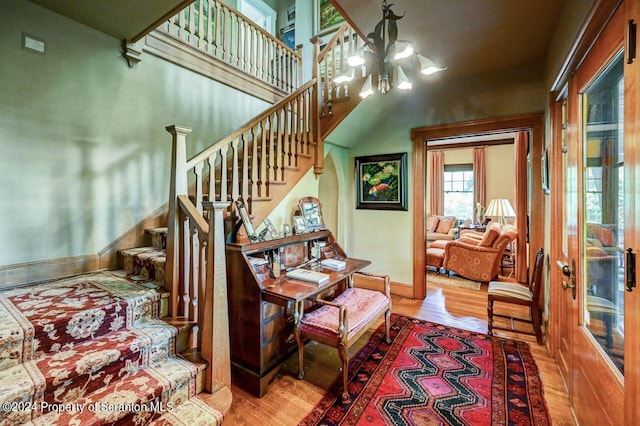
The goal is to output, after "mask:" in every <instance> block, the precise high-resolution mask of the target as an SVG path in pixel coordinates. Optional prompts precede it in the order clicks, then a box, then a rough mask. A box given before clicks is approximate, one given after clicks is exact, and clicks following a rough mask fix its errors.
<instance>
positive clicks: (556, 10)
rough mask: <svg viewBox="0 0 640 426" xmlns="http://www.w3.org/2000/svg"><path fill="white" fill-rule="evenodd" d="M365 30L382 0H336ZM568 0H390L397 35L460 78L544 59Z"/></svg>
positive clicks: (370, 28) (371, 26)
mask: <svg viewBox="0 0 640 426" xmlns="http://www.w3.org/2000/svg"><path fill="white" fill-rule="evenodd" d="M334 3H335V4H337V5H338V6H339V7H341V8H342V9H343V10H344V11H345V12H346V14H347V15H348V16H349V17H350V18H351V20H352V21H353V23H354V24H355V25H356V26H357V27H358V28H359V29H360V30H361V31H362V32H363V33H364V34H368V33H369V32H372V31H373V29H374V28H375V25H376V24H377V23H378V22H379V21H380V19H381V18H382V0H334ZM564 3H565V0H395V1H394V0H390V1H389V2H388V4H393V7H392V10H393V12H394V13H395V14H396V15H403V14H404V15H405V16H404V17H403V18H402V19H400V20H399V21H398V38H399V39H408V40H411V41H413V42H414V44H415V46H416V50H417V51H418V52H419V53H421V54H423V55H424V56H427V57H429V58H431V59H432V60H433V61H434V62H436V63H437V64H438V65H440V66H445V67H447V70H446V71H445V72H444V73H442V74H443V75H442V76H441V78H443V79H450V78H460V77H469V76H473V75H482V74H489V73H494V72H500V71H503V70H506V69H511V68H517V67H522V66H526V65H529V64H531V65H536V64H538V65H539V64H540V63H541V62H542V61H543V60H544V58H545V55H546V52H547V49H548V47H549V43H550V41H551V38H552V36H553V31H554V29H555V27H556V24H557V22H558V17H559V15H560V12H561V10H562V7H563V5H564Z"/></svg>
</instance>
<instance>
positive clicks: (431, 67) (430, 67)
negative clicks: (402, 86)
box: [417, 54, 447, 75]
mask: <svg viewBox="0 0 640 426" xmlns="http://www.w3.org/2000/svg"><path fill="white" fill-rule="evenodd" d="M417 57H418V62H419V63H420V72H421V73H422V74H425V75H429V74H434V73H436V72H439V71H444V70H446V69H447V68H446V67H445V68H440V67H439V66H437V65H436V64H435V63H434V62H433V61H432V60H431V59H429V58H427V57H426V56H422V55H420V54H418V55H417Z"/></svg>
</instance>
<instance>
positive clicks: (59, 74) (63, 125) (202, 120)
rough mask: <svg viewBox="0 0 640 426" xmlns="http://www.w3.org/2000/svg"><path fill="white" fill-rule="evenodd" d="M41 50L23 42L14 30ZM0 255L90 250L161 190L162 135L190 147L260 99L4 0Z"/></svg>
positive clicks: (239, 120) (8, 258)
mask: <svg viewBox="0 0 640 426" xmlns="http://www.w3.org/2000/svg"><path fill="white" fill-rule="evenodd" d="M23 32H24V33H27V34H31V35H33V36H36V37H38V38H40V39H43V40H45V43H46V47H45V49H46V52H45V54H44V55H38V54H35V53H32V52H30V51H27V50H23V49H22V47H21V45H22V38H21V37H22V33H23ZM0 57H1V58H2V60H1V61H0V82H1V83H0V200H1V201H0V217H2V220H1V221H0V242H2V248H0V266H1V265H10V264H15V263H23V262H30V261H39V260H45V259H54V258H62V257H69V256H80V255H86V254H95V253H97V252H99V251H100V250H101V249H103V248H105V247H106V246H107V245H109V244H110V243H111V242H112V241H114V240H115V239H116V238H118V237H119V236H121V235H122V234H123V233H125V232H126V231H127V230H129V229H130V228H132V227H134V226H135V225H136V224H137V223H139V222H140V221H141V220H142V219H143V218H145V217H147V216H148V215H149V214H150V213H152V212H153V211H155V210H156V209H158V208H159V207H161V206H162V205H163V204H164V203H166V202H167V199H168V188H169V165H170V153H171V143H170V141H171V139H170V135H169V134H168V133H167V132H166V131H165V130H164V128H165V126H167V125H171V124H181V125H185V126H189V127H192V128H193V133H192V134H191V135H190V136H189V138H188V140H187V145H188V151H189V152H188V153H189V155H191V154H194V153H196V152H197V151H199V150H201V149H203V148H204V147H206V146H209V145H210V144H212V143H213V142H215V141H217V140H219V139H221V138H222V137H224V136H226V135H228V134H229V133H231V132H232V131H233V130H235V129H236V128H237V127H239V126H241V125H242V124H243V123H245V122H246V121H248V120H249V119H250V118H251V117H253V116H255V115H256V114H258V113H259V112H261V111H263V110H264V108H265V107H266V106H267V104H266V103H265V102H262V101H257V100H255V99H254V98H252V97H250V96H248V95H245V94H242V93H240V92H238V91H236V90H234V89H231V88H229V87H228V86H225V85H223V84H220V83H217V82H213V81H211V80H209V79H207V78H204V77H202V76H200V75H196V74H194V73H192V72H190V71H187V70H185V69H182V68H180V67H178V66H176V65H173V64H170V63H168V62H165V61H163V60H161V59H159V58H156V57H154V56H151V55H150V54H148V53H145V54H143V60H142V62H141V63H139V64H138V65H137V66H136V67H135V68H129V67H128V66H127V63H126V61H125V60H124V59H123V58H122V56H121V50H120V41H119V40H116V39H114V38H112V37H109V36H107V35H105V34H103V33H100V32H97V31H95V30H92V29H90V28H88V27H86V26H84V25H81V24H79V23H77V22H75V21H72V20H69V19H67V18H65V17H62V16H60V15H58V14H55V13H53V12H50V11H48V10H46V9H43V8H41V7H39V6H36V5H34V4H33V3H30V2H28V1H21V0H3V1H2V2H0Z"/></svg>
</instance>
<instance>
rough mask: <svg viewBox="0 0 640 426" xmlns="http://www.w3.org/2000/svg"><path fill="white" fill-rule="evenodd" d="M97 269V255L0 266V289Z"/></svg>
mask: <svg viewBox="0 0 640 426" xmlns="http://www.w3.org/2000/svg"><path fill="white" fill-rule="evenodd" d="M97 269H99V261H98V256H97V255H95V254H94V255H86V256H76V257H64V258H60V259H52V260H43V261H39V262H28V263H20V264H16V265H7V266H2V267H0V283H2V284H0V290H6V289H8V288H13V287H19V286H23V285H30V284H35V283H38V282H44V281H51V280H54V279H58V278H64V277H70V276H73V275H78V274H83V273H86V272H91V271H95V270H97Z"/></svg>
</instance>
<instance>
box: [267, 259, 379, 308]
mask: <svg viewBox="0 0 640 426" xmlns="http://www.w3.org/2000/svg"><path fill="white" fill-rule="evenodd" d="M342 260H344V261H345V262H346V264H347V265H346V268H345V269H343V270H342V271H334V270H332V269H330V268H324V267H322V266H318V267H310V268H306V269H311V270H313V271H318V272H322V273H325V274H329V281H327V282H326V283H323V284H320V285H318V284H314V283H310V282H306V281H302V280H297V279H292V278H287V277H286V273H285V275H284V276H282V277H280V278H278V279H274V278H269V279H267V280H265V281H264V282H263V284H262V285H263V288H264V298H265V300H268V301H269V302H271V303H277V304H282V305H286V303H287V302H298V301H301V300H305V299H311V298H314V297H316V296H318V295H319V294H322V293H324V292H326V291H328V290H331V289H335V288H336V287H337V286H338V285H339V284H341V283H343V282H344V281H345V280H347V279H349V280H350V279H352V278H353V274H354V272H358V271H359V270H361V269H363V268H365V267H367V266H369V265H370V264H371V262H369V261H368V260H360V259H352V258H348V257H347V258H344V259H342Z"/></svg>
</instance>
